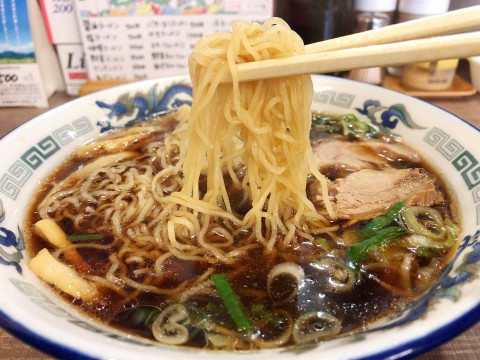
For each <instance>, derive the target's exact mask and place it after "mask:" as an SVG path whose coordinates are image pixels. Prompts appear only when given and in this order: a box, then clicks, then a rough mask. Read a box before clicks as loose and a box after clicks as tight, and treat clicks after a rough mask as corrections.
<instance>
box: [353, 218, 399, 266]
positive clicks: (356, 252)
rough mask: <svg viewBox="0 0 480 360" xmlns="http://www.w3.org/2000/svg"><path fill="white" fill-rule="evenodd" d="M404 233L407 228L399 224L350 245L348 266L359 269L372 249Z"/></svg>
mask: <svg viewBox="0 0 480 360" xmlns="http://www.w3.org/2000/svg"><path fill="white" fill-rule="evenodd" d="M403 234H405V230H403V229H402V228H401V227H399V226H390V227H387V228H384V229H381V230H378V231H377V232H376V233H375V235H373V236H371V237H369V238H368V239H365V240H362V241H361V242H359V243H358V244H355V245H353V246H352V247H350V249H349V250H348V254H347V266H348V267H349V268H351V269H353V270H358V268H359V267H360V264H361V263H363V261H364V260H365V258H366V257H367V255H368V253H369V252H370V251H371V250H373V249H374V248H379V247H380V246H383V245H385V244H386V243H387V242H388V241H390V240H392V239H395V238H397V237H399V236H402V235H403Z"/></svg>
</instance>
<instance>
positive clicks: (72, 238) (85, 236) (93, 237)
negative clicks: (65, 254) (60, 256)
mask: <svg viewBox="0 0 480 360" xmlns="http://www.w3.org/2000/svg"><path fill="white" fill-rule="evenodd" d="M67 239H68V240H70V241H73V242H76V241H91V240H103V239H105V234H75V235H67Z"/></svg>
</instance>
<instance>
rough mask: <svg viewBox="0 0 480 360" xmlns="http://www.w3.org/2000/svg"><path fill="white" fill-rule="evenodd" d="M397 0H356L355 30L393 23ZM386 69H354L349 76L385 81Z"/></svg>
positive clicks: (364, 80)
mask: <svg viewBox="0 0 480 360" xmlns="http://www.w3.org/2000/svg"><path fill="white" fill-rule="evenodd" d="M396 6H397V0H355V5H354V9H355V27H354V29H353V30H354V32H356V33H359V32H363V31H367V30H373V29H378V28H381V27H384V26H387V25H389V24H390V23H391V21H392V18H393V15H394V12H395V9H396ZM383 75H384V69H382V68H379V67H376V68H367V69H354V70H352V71H350V73H349V75H348V77H349V78H350V79H353V80H359V81H363V82H367V83H370V84H376V85H378V84H381V83H382V82H383Z"/></svg>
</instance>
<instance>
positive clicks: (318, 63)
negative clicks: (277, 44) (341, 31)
mask: <svg viewBox="0 0 480 360" xmlns="http://www.w3.org/2000/svg"><path fill="white" fill-rule="evenodd" d="M473 30H480V5H479V6H472V7H468V8H464V9H461V10H456V11H451V12H448V13H446V14H441V15H436V16H430V17H426V18H421V19H418V20H412V21H408V22H404V23H400V24H395V25H390V26H387V27H384V28H379V29H375V30H369V31H365V32H361V33H357V34H352V35H348V36H344V37H339V38H336V39H331V40H326V41H322V42H318V43H313V44H309V45H306V46H305V49H306V54H305V55H297V56H292V57H288V58H282V59H271V60H263V61H256V62H251V63H245V64H238V65H237V70H238V76H239V80H240V81H251V80H261V79H269V78H275V77H283V76H292V75H301V74H315V73H329V72H335V71H345V70H352V69H359V68H369V67H377V66H380V67H384V66H394V65H404V64H409V63H415V62H424V61H435V60H442V59H452V58H466V57H470V56H476V55H480V31H473ZM469 31H470V32H469ZM464 32H467V33H464ZM447 34H448V35H447ZM451 34H454V35H451ZM230 81H231V77H230V76H228V77H226V78H225V79H223V82H230Z"/></svg>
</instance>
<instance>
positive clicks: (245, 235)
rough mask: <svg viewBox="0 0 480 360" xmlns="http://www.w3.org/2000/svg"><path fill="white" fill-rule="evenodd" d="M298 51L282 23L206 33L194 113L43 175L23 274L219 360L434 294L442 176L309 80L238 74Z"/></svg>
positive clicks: (346, 328)
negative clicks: (323, 99)
mask: <svg viewBox="0 0 480 360" xmlns="http://www.w3.org/2000/svg"><path fill="white" fill-rule="evenodd" d="M303 52H304V48H303V43H302V41H301V39H300V38H299V37H298V36H297V35H296V34H295V33H293V32H292V31H291V30H290V29H289V28H288V26H287V25H286V24H285V23H284V22H283V21H281V20H280V19H270V20H269V21H267V22H266V23H265V24H264V25H259V24H248V23H244V22H236V23H234V25H233V32H232V33H229V34H227V33H222V34H215V35H214V36H211V37H206V38H204V39H202V40H201V41H200V42H199V43H198V44H197V46H196V47H195V50H194V52H193V54H192V56H191V57H190V62H189V64H190V74H191V78H192V83H193V94H194V101H193V104H192V107H191V108H189V107H187V106H184V107H181V108H180V109H178V112H176V113H175V114H173V115H170V116H169V117H164V118H157V119H152V120H150V121H144V122H141V123H139V124H137V125H135V126H132V127H129V128H125V129H122V130H117V131H115V132H111V133H108V134H106V135H103V136H101V137H99V138H98V139H96V140H94V141H92V142H91V143H88V144H85V145H82V146H81V147H79V148H78V149H77V150H76V152H75V154H73V156H72V157H71V158H70V159H68V161H66V162H65V163H64V164H62V165H61V166H60V167H59V169H58V170H57V171H56V172H55V173H54V174H52V175H51V177H50V178H49V179H47V180H46V181H45V182H44V184H43V189H42V190H41V191H40V192H39V194H38V196H37V197H36V199H35V200H34V203H33V205H32V207H31V210H30V213H29V218H28V221H27V228H28V229H33V230H31V231H30V233H31V234H32V235H31V237H30V239H28V241H29V249H30V251H31V254H32V259H31V261H30V263H29V267H30V269H31V270H32V271H33V272H35V273H36V274H37V275H38V276H39V277H40V278H42V279H43V280H44V281H46V282H47V283H49V284H51V285H52V286H53V287H54V288H55V289H56V290H57V291H58V292H60V293H61V294H62V295H63V296H64V297H65V298H67V299H68V300H70V301H73V303H74V304H75V305H76V306H78V307H79V308H80V309H82V310H83V311H85V312H86V313H88V314H90V315H91V316H92V317H94V318H97V319H100V320H101V321H103V322H105V323H108V324H111V325H112V326H114V327H116V328H120V329H123V330H126V331H128V332H130V333H134V334H137V335H140V336H144V337H147V338H150V339H152V340H155V341H158V342H159V343H162V344H168V345H183V346H191V347H202V348H208V349H226V350H250V349H257V348H275V347H290V346H294V345H295V346H299V345H304V344H311V343H314V342H317V341H322V340H326V339H330V338H333V337H335V336H337V335H339V334H344V333H348V332H352V331H355V330H358V329H362V328H364V327H365V326H366V325H367V324H369V323H371V322H373V321H375V320H378V319H380V318H382V317H385V316H387V315H389V314H391V313H393V312H395V311H398V310H400V309H403V308H404V307H405V306H407V305H408V304H409V303H410V302H411V301H413V300H414V299H416V298H417V297H418V296H420V295H421V294H422V293H424V292H425V291H426V290H427V289H428V288H429V287H430V286H431V284H432V283H433V282H434V281H435V279H436V278H437V277H438V276H439V274H440V272H441V271H442V269H443V268H444V267H445V265H446V262H447V261H448V259H449V254H450V253H451V252H452V249H453V248H454V245H455V242H456V240H457V234H458V233H459V229H458V225H457V224H458V221H454V219H456V215H455V214H454V213H452V210H451V206H450V203H451V199H452V197H451V194H449V193H447V192H446V191H445V187H444V186H443V185H442V182H441V181H440V179H439V177H438V176H437V175H436V174H435V171H433V170H432V169H431V168H430V167H428V166H426V164H425V162H424V161H423V160H422V158H421V156H420V155H419V154H418V153H417V152H415V151H414V150H413V149H411V148H409V147H408V146H406V145H404V144H403V143H402V141H401V140H400V139H398V138H397V137H395V136H393V135H389V134H385V133H383V132H381V131H380V130H379V129H377V128H376V127H375V126H373V125H371V124H369V123H366V122H364V121H362V120H361V119H358V118H356V117H355V116H354V115H352V114H342V115H338V116H337V115H335V116H331V115H326V114H317V113H315V114H313V116H312V113H311V110H310V107H311V102H312V96H313V86H312V82H311V78H310V77H308V76H298V77H288V78H281V79H272V80H266V81H257V82H246V83H239V82H238V81H237V80H238V79H237V78H236V72H235V67H234V65H235V63H243V62H251V61H257V60H261V59H271V58H278V57H283V56H287V55H289V54H298V53H303ZM227 73H230V74H231V75H232V79H233V83H232V84H219V80H220V79H222V78H223V77H224V75H225V74H227Z"/></svg>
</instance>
